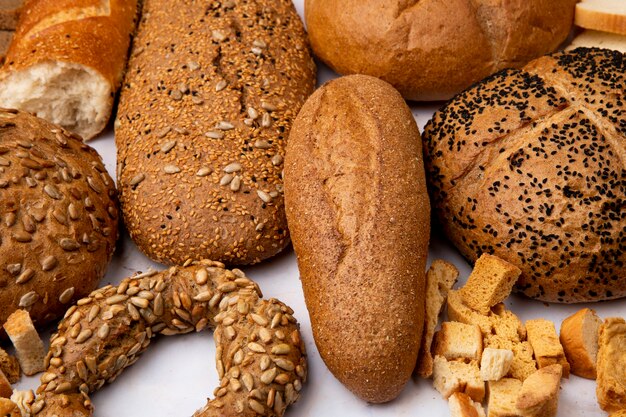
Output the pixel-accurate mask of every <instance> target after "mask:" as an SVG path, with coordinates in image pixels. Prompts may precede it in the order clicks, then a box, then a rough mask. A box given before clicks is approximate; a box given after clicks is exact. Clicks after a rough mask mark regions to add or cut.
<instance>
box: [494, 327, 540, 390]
mask: <svg viewBox="0 0 626 417" xmlns="http://www.w3.org/2000/svg"><path fill="white" fill-rule="evenodd" d="M489 347H490V348H495V349H507V350H511V351H512V352H513V361H512V362H511V367H510V369H509V372H508V374H507V376H510V377H512V378H515V379H519V380H520V381H524V380H525V379H526V378H528V376H530V375H531V374H533V373H534V372H535V371H536V370H537V362H536V361H535V359H534V358H533V348H532V346H531V345H530V343H528V342H527V341H525V342H516V341H512V340H510V339H506V338H504V337H502V336H498V335H491V336H487V337H485V348H489Z"/></svg>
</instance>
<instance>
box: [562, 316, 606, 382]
mask: <svg viewBox="0 0 626 417" xmlns="http://www.w3.org/2000/svg"><path fill="white" fill-rule="evenodd" d="M601 325H602V320H601V319H600V317H598V315H597V314H596V312H595V311H594V310H591V309H589V308H583V309H582V310H579V311H578V312H577V313H575V314H573V315H572V316H570V317H568V318H566V319H565V320H563V323H561V336H560V340H561V344H562V345H563V350H564V351H565V357H566V358H567V361H568V362H569V364H570V367H571V372H572V373H573V374H574V375H578V376H580V377H583V378H589V379H596V362H597V359H598V333H599V331H600V326H601Z"/></svg>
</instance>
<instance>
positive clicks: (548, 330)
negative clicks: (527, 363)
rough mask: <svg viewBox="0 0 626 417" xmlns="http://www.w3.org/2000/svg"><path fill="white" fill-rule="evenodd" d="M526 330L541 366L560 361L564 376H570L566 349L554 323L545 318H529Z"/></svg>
mask: <svg viewBox="0 0 626 417" xmlns="http://www.w3.org/2000/svg"><path fill="white" fill-rule="evenodd" d="M526 331H527V333H528V342H529V343H530V344H531V345H532V347H533V351H534V352H535V359H536V360H537V365H539V368H543V367H545V366H550V365H554V364H555V363H558V364H560V365H561V366H562V367H563V377H564V378H569V370H570V366H569V363H568V362H567V359H566V358H565V351H564V350H563V346H562V345H561V342H560V341H559V337H558V336H557V333H556V329H555V328H554V323H552V322H551V321H549V320H545V319H535V320H528V321H527V322H526Z"/></svg>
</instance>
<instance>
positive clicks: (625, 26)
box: [574, 0, 626, 35]
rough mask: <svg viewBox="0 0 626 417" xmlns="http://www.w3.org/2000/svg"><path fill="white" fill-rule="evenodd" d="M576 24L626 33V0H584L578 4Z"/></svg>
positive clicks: (575, 17) (575, 16) (588, 27)
mask: <svg viewBox="0 0 626 417" xmlns="http://www.w3.org/2000/svg"><path fill="white" fill-rule="evenodd" d="M574 21H575V23H576V25H578V26H580V27H583V28H585V29H594V30H601V31H603V32H611V33H617V34H620V35H626V5H625V4H624V0H583V1H581V2H580V3H578V4H577V5H576V13H575V14H574Z"/></svg>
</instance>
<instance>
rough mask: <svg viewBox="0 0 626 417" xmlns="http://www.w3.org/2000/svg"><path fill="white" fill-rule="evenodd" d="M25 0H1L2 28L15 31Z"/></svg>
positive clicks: (0, 27)
mask: <svg viewBox="0 0 626 417" xmlns="http://www.w3.org/2000/svg"><path fill="white" fill-rule="evenodd" d="M23 4H24V0H2V1H0V30H5V31H14V30H15V28H16V27H17V21H18V19H19V17H20V10H21V9H22V5H23Z"/></svg>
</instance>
